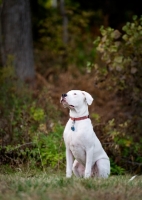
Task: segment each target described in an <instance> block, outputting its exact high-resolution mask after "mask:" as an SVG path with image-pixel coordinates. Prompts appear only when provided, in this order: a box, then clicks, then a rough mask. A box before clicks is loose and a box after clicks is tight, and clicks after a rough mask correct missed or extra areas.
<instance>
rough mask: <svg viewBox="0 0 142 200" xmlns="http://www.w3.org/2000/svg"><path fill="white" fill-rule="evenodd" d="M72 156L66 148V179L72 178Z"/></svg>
mask: <svg viewBox="0 0 142 200" xmlns="http://www.w3.org/2000/svg"><path fill="white" fill-rule="evenodd" d="M72 166H73V155H72V152H71V150H70V149H69V148H66V177H67V178H70V177H71V176H72Z"/></svg>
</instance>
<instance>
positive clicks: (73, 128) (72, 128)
mask: <svg viewBox="0 0 142 200" xmlns="http://www.w3.org/2000/svg"><path fill="white" fill-rule="evenodd" d="M74 124H75V120H74V121H73V122H72V126H71V130H72V131H75V127H74Z"/></svg>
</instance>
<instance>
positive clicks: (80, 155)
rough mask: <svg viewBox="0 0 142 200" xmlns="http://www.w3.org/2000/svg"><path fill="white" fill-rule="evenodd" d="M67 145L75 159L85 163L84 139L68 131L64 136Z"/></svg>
mask: <svg viewBox="0 0 142 200" xmlns="http://www.w3.org/2000/svg"><path fill="white" fill-rule="evenodd" d="M64 139H65V143H66V145H67V147H68V148H69V149H70V150H71V152H72V154H73V156H74V157H75V159H77V160H78V161H79V162H81V163H82V164H84V163H85V147H84V145H83V144H84V137H83V135H81V134H79V133H78V132H76V131H71V130H70V131H68V132H67V133H65V135H64Z"/></svg>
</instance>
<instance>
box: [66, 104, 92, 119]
mask: <svg viewBox="0 0 142 200" xmlns="http://www.w3.org/2000/svg"><path fill="white" fill-rule="evenodd" d="M69 115H70V117H73V118H78V117H84V116H88V115H89V111H88V106H86V105H85V106H83V107H81V108H74V109H70V114H69Z"/></svg>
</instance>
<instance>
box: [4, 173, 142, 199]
mask: <svg viewBox="0 0 142 200" xmlns="http://www.w3.org/2000/svg"><path fill="white" fill-rule="evenodd" d="M130 178H131V176H129V175H128V176H110V177H109V178H108V179H107V180H101V179H97V180H95V179H77V178H76V177H73V178H71V179H67V178H65V176H64V175H62V174H52V173H50V174H48V173H36V174H33V175H29V174H26V173H22V172H17V173H14V174H10V175H8V174H0V200H18V199H24V200H32V199H33V200H39V199H41V200H56V199H59V200H64V199H67V200H91V199H93V200H141V199H142V176H137V177H136V178H135V179H134V180H132V181H129V179H130Z"/></svg>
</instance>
